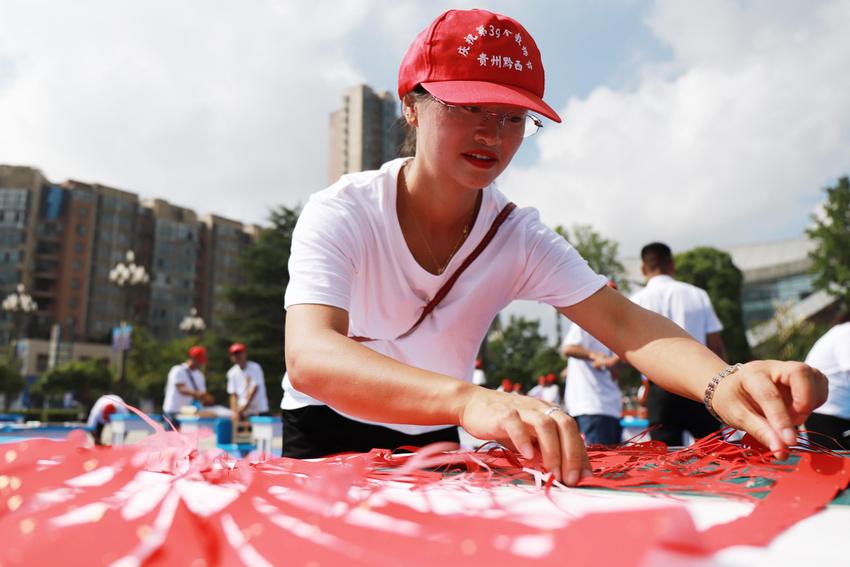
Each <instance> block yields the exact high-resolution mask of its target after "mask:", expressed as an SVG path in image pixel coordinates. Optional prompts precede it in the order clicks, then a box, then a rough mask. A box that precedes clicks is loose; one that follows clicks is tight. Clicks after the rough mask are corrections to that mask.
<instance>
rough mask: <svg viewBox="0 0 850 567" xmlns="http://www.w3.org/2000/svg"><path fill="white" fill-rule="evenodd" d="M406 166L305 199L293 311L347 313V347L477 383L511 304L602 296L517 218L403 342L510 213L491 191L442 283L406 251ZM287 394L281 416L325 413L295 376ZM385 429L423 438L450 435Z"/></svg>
mask: <svg viewBox="0 0 850 567" xmlns="http://www.w3.org/2000/svg"><path fill="white" fill-rule="evenodd" d="M404 161H405V158H400V159H397V160H393V161H390V162H387V163H385V164H384V165H383V166H382V167H381V169H380V170H377V171H365V172H360V173H353V174H349V175H345V176H343V177H342V178H341V179H340V180H339V181H338V182H337V183H335V184H333V185H331V186H330V187H329V188H327V189H325V190H323V191H319V192H318V193H315V194H313V195H312V196H311V197H310V200H309V201H308V202H307V205H306V206H305V207H304V209H303V210H302V211H301V215H300V216H299V218H298V223H297V225H296V227H295V231H294V232H293V237H292V254H291V256H290V259H289V275H290V280H289V285H288V287H287V289H286V300H285V306H286V308H287V309H288V308H289V307H291V306H292V305H297V304H304V303H310V304H321V305H330V306H334V307H338V308H340V309H344V310H346V311H347V312H348V314H349V333H350V334H351V335H352V336H362V337H371V338H373V339H376V340H373V341H370V342H366V343H363V344H364V345H365V346H366V347H367V348H370V349H372V350H374V351H376V352H380V353H382V354H385V355H387V356H390V357H392V358H394V359H395V360H398V361H400V362H403V363H405V364H408V365H410V366H414V367H417V368H425V369H428V370H431V371H433V372H439V373H441V374H445V375H448V376H454V377H456V378H458V379H461V380H467V381H470V380H471V379H472V371H473V367H474V363H475V358H476V355H477V353H478V348H479V346H480V344H481V341H482V340H483V339H484V336H485V335H486V333H487V330H488V329H489V327H490V323H491V322H492V321H493V318H494V317H495V316H496V314H497V313H498V312H499V311H501V310H502V309H503V308H504V307H505V306H507V305H508V304H509V303H510V302H511V301H513V300H515V299H527V300H536V301H541V302H545V303H548V304H550V305H554V306H558V307H565V306H569V305H573V304H575V303H578V302H580V301H582V300H584V299H586V298H587V297H589V296H590V295H592V294H593V293H595V292H596V291H597V290H599V289H600V288H601V287H602V286H604V285H605V281H606V280H605V278H604V277H602V276H600V275H597V274H595V273H594V272H593V271H592V270H591V269H590V268H589V267H588V266H587V262H585V261H584V259H582V258H581V256H579V255H578V253H577V252H576V251H575V250H574V249H573V248H572V247H571V246H570V245H569V244H568V243H567V241H566V240H564V239H563V238H562V237H561V236H559V235H558V234H556V233H555V232H554V231H553V230H551V229H550V228H549V227H547V226H546V225H544V224H543V223H542V222H541V221H540V217H539V214H538V212H537V211H536V210H535V209H532V208H525V209H518V210H515V211H513V213H511V215H510V216H509V217H508V219H507V220H506V221H505V223H504V224H503V225H502V226H501V228H500V229H499V232H498V233H497V234H496V236H495V238H494V239H493V240H492V242H490V244H489V246H487V248H486V249H485V250H484V252H482V253H481V255H480V256H479V257H478V258H477V259H476V260H475V262H473V263H472V264H471V265H470V267H469V268H468V269H467V270H466V271H465V272H464V273H463V276H462V277H460V278H459V279H458V280H457V282H456V283H455V285H454V287H453V288H452V290H451V292H450V293H449V294H448V295H447V296H446V297H445V299H443V301H442V303H440V305H439V306H438V307H437V308H436V309H435V310H434V312H432V313H431V315H429V316H428V317H427V318H426V319H425V321H423V322H422V324H421V325H419V327H418V328H417V329H416V331H415V332H413V333H411V334H410V335H408V336H407V337H404V338H401V339H398V338H397V337H399V335H401V334H403V333H405V332H406V331H407V330H408V329H409V328H410V327H411V325H413V323H414V322H415V321H416V319H417V318H418V317H419V315H420V313H421V312H422V309H423V308H424V307H425V305H426V304H427V303H428V300H429V299H430V298H431V297H433V296H434V294H436V293H437V290H439V289H440V287H441V286H442V285H443V283H444V282H445V281H446V280H447V279H448V278H449V277H451V275H452V274H453V273H454V272H455V270H456V269H457V267H458V266H459V265H460V264H461V263H462V262H463V260H464V259H465V258H466V257H467V256H469V254H470V252H472V250H473V249H474V248H475V247H476V246H477V245H478V243H479V242H480V241H481V239H482V238H483V237H484V235H485V233H486V232H487V231H488V230H489V229H490V226H491V224H492V223H493V219H495V217H496V216H497V215H498V214H499V212H500V211H501V210H502V208H503V207H504V206H505V205H506V204H507V203H508V199H507V198H506V197H505V196H504V195H503V194H502V193H501V192H499V190H498V189H496V187H495V185H490V186H489V187H487V188H486V189H485V190H484V192H483V198H482V202H481V208H480V211H479V214H478V217H477V218H476V220H475V224H474V226H473V227H472V229H471V230H470V234H469V237H468V238H467V239H466V241H465V242H464V243H463V245H462V246H461V247H460V249H459V250H458V251H457V253H456V254H455V256H454V257H453V258H452V259H451V261H450V262H449V264H448V266H447V267H446V270H445V272H443V274H441V275H434V274H431V273H430V272H428V271H427V270H425V269H424V268H423V267H422V266H420V265H419V264H418V263H417V262H416V260H415V258H414V257H413V255H412V254H411V252H410V250H409V249H408V247H407V244H406V242H405V239H404V236H403V234H402V231H401V227H400V226H399V222H398V216H397V214H396V190H397V183H398V173H399V169H400V168H401V166H402V164H403V163H404ZM340 387H343V388H344V387H345V384H341V385H340ZM283 389H284V395H283V400H282V401H281V408H283V409H286V410H288V409H297V408H300V407H304V406H306V405H321V404H322V402H320V401H319V400H315V399H313V398H311V397H309V396H307V395H305V394H303V393H301V392H299V391H297V390H295V389H294V388H293V387H292V384H291V383H290V381H289V376H288V375H285V376H284V379H283ZM349 417H351V416H349ZM352 419H356V418H353V417H352ZM360 421H365V420H360ZM380 425H383V426H385V427H389V428H391V429H395V430H397V431H401V432H403V433H408V434H419V433H424V432H427V431H435V430H438V429H442V428H445V427H446V426H448V425H449V424H446V425H437V426H419V425H405V424H384V423H382V424H380Z"/></svg>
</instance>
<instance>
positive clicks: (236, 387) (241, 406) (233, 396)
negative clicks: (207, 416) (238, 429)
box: [227, 343, 269, 423]
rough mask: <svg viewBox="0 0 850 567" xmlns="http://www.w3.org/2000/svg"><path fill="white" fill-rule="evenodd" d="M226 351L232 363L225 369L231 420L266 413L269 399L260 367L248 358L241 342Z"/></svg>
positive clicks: (246, 350) (239, 419)
mask: <svg viewBox="0 0 850 567" xmlns="http://www.w3.org/2000/svg"><path fill="white" fill-rule="evenodd" d="M227 352H228V353H229V354H230V361H231V362H232V363H233V366H232V367H231V368H230V370H228V371H227V393H228V394H230V409H231V411H232V412H233V422H234V423H236V422H237V421H241V420H243V419H245V418H247V417H250V416H252V415H268V413H269V399H268V396H266V378H265V375H264V374H263V369H262V367H261V366H260V365H259V364H257V363H256V362H253V361H251V360H248V349H247V348H246V347H245V345H243V344H242V343H233V344H232V345H230V348H229V349H228V351H227Z"/></svg>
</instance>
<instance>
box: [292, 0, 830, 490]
mask: <svg viewBox="0 0 850 567" xmlns="http://www.w3.org/2000/svg"><path fill="white" fill-rule="evenodd" d="M398 92H399V96H400V98H401V99H402V110H403V117H404V120H405V121H406V122H407V124H408V125H409V127H410V128H412V129H413V130H414V131H415V156H414V157H412V158H408V159H405V158H401V159H397V160H393V161H391V162H388V163H387V164H384V166H383V167H382V168H381V169H380V170H377V171H368V172H361V173H354V174H350V175H345V176H343V177H342V178H341V179H340V180H339V181H338V182H337V183H335V184H334V185H332V186H331V187H329V188H328V189H325V190H323V191H320V192H318V193H316V194H314V195H313V196H312V197H311V198H310V200H309V202H308V203H307V205H306V206H305V207H304V210H303V211H302V213H301V216H300V218H299V220H298V224H297V226H296V229H295V232H294V235H293V244H292V255H291V258H290V264H289V270H290V276H291V280H290V283H289V286H288V287H287V291H286V301H285V305H286V308H287V310H288V313H287V319H286V327H287V328H286V337H287V340H286V362H287V368H288V373H287V375H286V376H285V377H284V383H283V385H284V398H283V401H282V403H281V407H282V408H283V410H284V411H283V420H284V454H285V455H287V456H294V457H318V456H322V455H327V454H332V453H338V452H343V451H367V450H369V449H371V448H373V447H383V448H391V449H392V448H395V447H398V446H400V445H420V446H421V445H424V444H427V443H430V442H434V441H456V440H457V432H456V426H458V425H461V426H463V427H464V428H465V429H466V430H467V431H469V433H470V434H472V435H473V436H475V437H477V438H480V439H495V440H498V441H501V442H503V443H505V444H507V445H509V446H513V447H515V448H516V449H517V450H519V451H520V452H521V453H522V454H523V455H524V456H526V457H532V456H533V455H534V453H535V452H536V451H538V452H539V453H540V454H541V455H542V459H543V464H544V466H545V467H546V468H547V470H549V471H552V472H553V473H554V474H555V476H556V477H557V478H559V479H562V480H564V481H565V482H566V483H568V484H575V483H576V482H577V481H578V480H579V478H580V476H581V475H582V474H590V471H589V470H588V467H587V460H586V454H585V451H584V446H583V444H582V441H581V437H580V436H579V433H578V429H577V427H576V424H575V422H574V421H573V419H572V418H571V417H570V416H568V415H567V414H566V413H564V412H563V411H562V410H560V409H559V408H558V407H557V406H553V405H551V404H547V403H545V402H543V401H541V400H536V399H533V398H530V397H527V396H512V395H509V394H506V393H501V392H496V391H492V390H488V389H485V388H482V387H479V386H475V385H473V384H471V383H470V379H471V376H472V371H473V364H474V361H475V358H476V353H477V350H478V347H479V345H480V344H481V341H482V340H483V339H484V337H485V335H486V332H487V330H488V328H489V325H490V323H491V321H492V320H493V318H494V317H495V316H496V314H497V313H498V312H499V311H500V310H501V309H502V308H504V307H505V306H506V305H508V304H509V303H510V302H511V301H513V300H514V299H527V300H536V301H542V302H546V303H549V304H551V305H553V306H555V307H557V308H558V309H559V310H560V311H561V312H562V313H563V314H564V315H566V316H567V317H568V318H569V319H570V320H572V321H574V322H576V323H577V324H580V325H581V326H582V327H583V328H585V329H587V330H588V331H589V332H591V333H592V334H593V335H594V336H596V337H598V338H600V339H601V340H603V341H604V342H605V343H606V344H607V345H608V346H609V347H611V348H612V350H614V351H615V352H617V353H618V354H619V355H620V356H621V357H622V358H623V359H624V360H625V361H627V362H628V363H630V364H633V365H634V366H635V367H637V368H638V369H640V370H641V371H642V372H643V373H645V374H648V375H650V376H653V377H654V379H655V380H656V381H658V383H659V384H661V385H663V387H665V388H666V389H668V390H670V391H674V392H676V393H678V394H681V395H684V396H688V397H691V398H694V399H702V398H703V395H704V393H705V394H706V398H707V402H706V403H707V404H708V405H709V406H710V407H711V408H712V409H713V410H716V411H717V412H718V413H719V416H720V418H722V419H723V420H725V421H726V422H727V423H729V424H730V425H734V426H736V427H739V428H743V429H746V430H748V431H749V432H751V433H753V434H754V435H755V436H756V437H757V438H758V439H759V440H761V441H762V442H763V443H764V444H766V445H767V446H769V447H770V448H771V449H772V450H774V451H776V452H777V453H780V454H781V453H783V452H784V451H785V450H786V448H787V445H788V444H790V443H793V442H794V437H795V430H794V425H796V424H799V423H801V422H802V421H803V420H804V418H805V416H806V415H808V413H809V412H810V411H811V410H812V409H813V408H814V407H816V406H817V405H819V404H820V403H822V402H823V400H824V398H825V392H826V389H825V386H826V383H825V380H824V378H823V376H822V375H821V374H820V373H818V372H817V371H815V370H813V369H811V368H809V367H808V366H805V365H802V364H796V363H778V362H752V363H749V364H747V365H745V366H743V367H737V366H736V367H728V366H727V364H726V362H724V361H723V360H721V359H719V358H718V357H717V356H715V355H714V354H713V353H712V352H711V351H709V350H708V349H706V348H704V347H703V346H702V345H700V344H699V343H697V342H696V341H694V340H693V339H691V338H690V337H689V336H688V335H686V334H685V333H684V332H683V331H682V330H681V329H679V328H678V327H676V326H675V325H673V324H672V323H670V322H669V321H668V320H667V319H664V318H662V317H659V316H656V315H654V314H652V313H650V312H648V311H645V310H643V309H641V308H639V307H637V306H635V305H634V304H632V303H631V302H629V301H628V300H627V299H625V298H623V297H622V296H621V295H620V294H618V293H616V292H614V291H612V290H610V289H608V288H607V286H606V285H605V284H606V278H604V277H603V276H600V275H597V274H595V273H594V272H593V271H592V270H590V269H589V268H588V266H587V264H586V262H585V261H584V260H583V259H582V258H581V257H580V256H579V255H578V254H577V253H576V252H575V250H574V249H572V248H571V247H570V246H569V244H568V243H567V242H566V241H565V240H564V239H563V238H562V237H560V236H559V235H557V234H556V233H554V232H553V231H552V230H550V229H549V228H548V227H547V226H546V225H544V224H543V223H542V222H541V221H540V219H539V215H538V213H537V211H536V210H534V209H531V208H526V209H514V208H513V207H512V204H510V203H509V202H508V199H507V198H506V197H505V196H504V195H503V194H502V193H501V192H499V190H498V189H497V188H496V186H495V184H494V181H495V180H496V178H497V177H498V176H499V175H500V174H501V173H502V172H503V171H504V170H505V168H506V167H507V166H508V164H509V163H510V162H511V159H512V158H513V156H514V154H515V153H516V151H517V150H518V149H519V146H520V144H521V143H522V141H523V138H524V137H527V136H528V135H531V134H533V133H534V132H536V131H537V130H538V129H539V128H540V127H541V125H542V121H541V119H540V118H538V117H537V116H535V113H536V114H539V115H542V116H544V117H547V118H549V119H551V120H554V121H556V122H560V118H559V117H558V114H557V113H556V112H555V111H554V110H553V109H552V108H551V107H550V106H549V105H547V104H546V103H545V102H544V101H543V99H542V97H543V92H544V72H543V64H542V61H541V58H540V53H539V51H538V49H537V46H536V44H535V42H534V40H533V39H532V37H531V35H530V34H529V33H528V32H527V31H526V30H525V29H524V28H523V27H522V26H521V25H520V24H519V23H518V22H516V21H515V20H513V19H511V18H508V17H506V16H502V15H499V14H493V13H491V12H486V11H482V10H468V11H454V10H452V11H449V12H446V13H445V14H442V15H441V16H440V17H438V18H437V19H436V20H435V21H434V22H432V24H431V25H430V26H429V27H428V28H427V29H425V30H424V31H423V32H422V33H421V34H419V36H417V38H416V39H415V40H414V41H413V44H412V45H411V46H410V48H409V49H408V52H407V54H406V55H405V57H404V60H403V61H402V64H401V67H400V69H399V85H398ZM720 374H724V376H722V377H721V376H720ZM726 376H728V377H726ZM713 377H717V378H716V379H715V380H712V379H713ZM710 383H711V384H713V385H712V386H710V387H709V384H710ZM715 386H716V390H715ZM707 388H708V389H709V390H708V391H707ZM712 397H713V399H712Z"/></svg>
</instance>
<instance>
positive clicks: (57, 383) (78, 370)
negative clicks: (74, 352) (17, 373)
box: [34, 360, 113, 407]
mask: <svg viewBox="0 0 850 567" xmlns="http://www.w3.org/2000/svg"><path fill="white" fill-rule="evenodd" d="M112 388H113V377H112V372H111V371H110V370H109V366H108V365H107V364H106V363H105V362H103V361H99V360H74V361H71V362H68V363H65V364H63V365H61V366H57V367H55V368H52V369H51V370H48V371H47V372H46V373H44V375H42V377H41V378H39V380H38V381H37V382H36V383H35V386H34V389H35V393H36V394H40V395H44V396H49V397H58V396H61V395H62V394H63V393H65V392H73V394H74V399H75V400H77V401H78V402H80V403H81V404H82V405H83V406H84V407H91V406H92V404H94V402H95V400H97V398H99V397H100V396H102V395H103V394H107V393H109V392H110V391H112Z"/></svg>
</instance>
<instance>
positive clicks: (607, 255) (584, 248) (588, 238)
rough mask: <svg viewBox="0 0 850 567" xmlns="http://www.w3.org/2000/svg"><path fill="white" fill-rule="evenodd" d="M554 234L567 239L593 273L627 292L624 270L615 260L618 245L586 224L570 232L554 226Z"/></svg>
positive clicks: (627, 283)
mask: <svg viewBox="0 0 850 567" xmlns="http://www.w3.org/2000/svg"><path fill="white" fill-rule="evenodd" d="M555 232H557V233H558V234H560V235H561V236H563V237H564V238H565V239H567V240H568V241H569V242H570V244H572V245H573V247H575V249H576V250H577V251H578V253H579V254H581V256H582V258H584V259H585V260H587V263H588V265H589V266H590V267H591V268H592V269H593V271H594V272H596V273H598V274H602V275H604V276H608V277H609V278H611V279H613V280H614V281H615V282H617V286H618V287H619V288H620V289H621V290H623V292H625V293H628V292H629V289H630V288H629V282H628V280H626V269H625V268H624V267H623V264H622V263H620V261H619V260H617V255H618V251H619V248H620V245H619V243H617V242H616V241H614V240H609V239H607V238H605V237H603V236H602V235H601V234H599V233H598V232H596V231H595V230H593V227H592V226H590V225H587V224H577V225H573V227H572V229H571V232H572V234H571V233H570V231H568V230H567V229H565V228H564V227H563V226H560V225H559V226H556V227H555Z"/></svg>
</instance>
